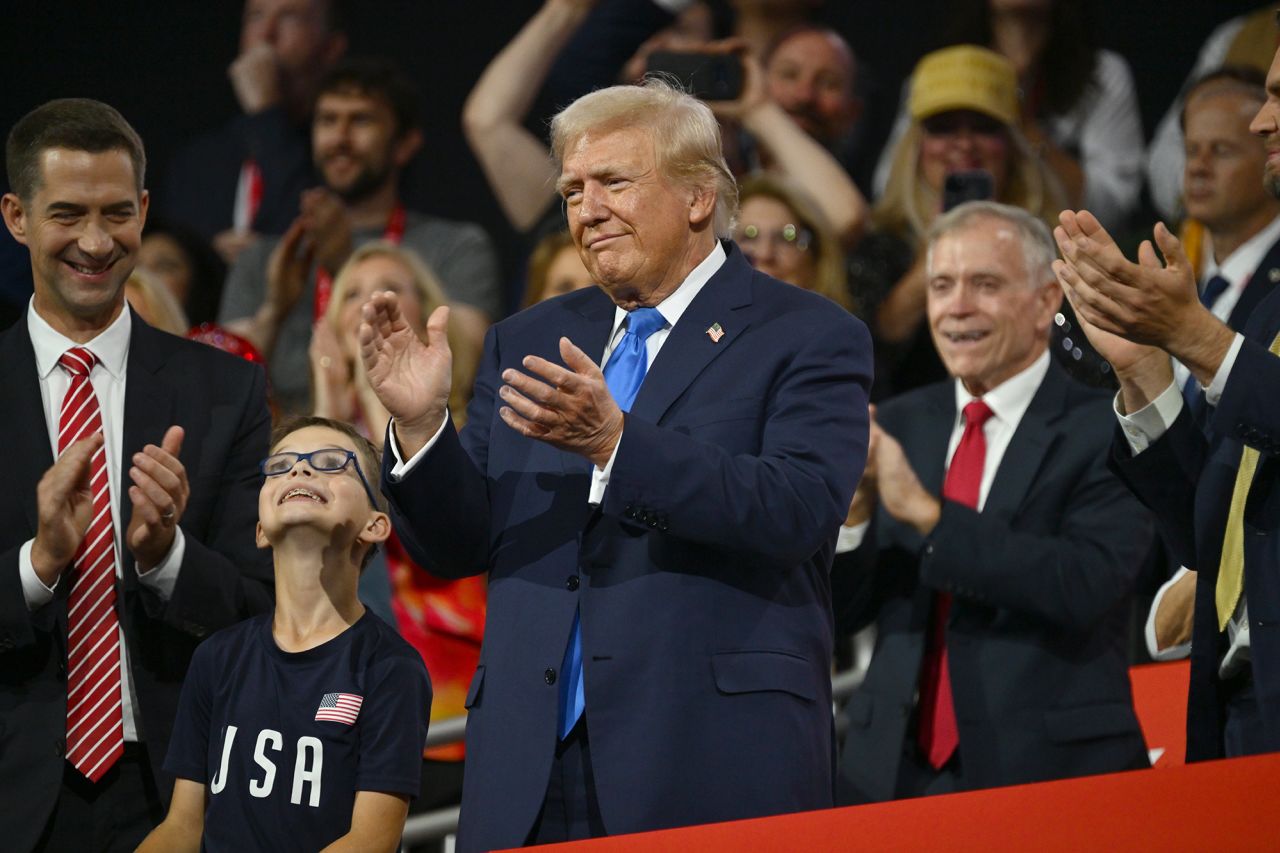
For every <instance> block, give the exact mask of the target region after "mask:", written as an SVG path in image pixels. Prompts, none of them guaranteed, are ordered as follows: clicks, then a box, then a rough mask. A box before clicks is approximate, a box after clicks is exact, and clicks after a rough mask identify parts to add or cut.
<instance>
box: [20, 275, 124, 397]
mask: <svg viewBox="0 0 1280 853" xmlns="http://www.w3.org/2000/svg"><path fill="white" fill-rule="evenodd" d="M132 316H133V312H132V311H131V310H130V309H129V304H128V303H127V302H126V303H125V305H124V308H123V309H122V310H121V311H120V314H119V316H117V317H116V318H115V319H114V320H112V321H111V325H110V326H107V327H106V328H105V329H103V330H102V331H101V332H99V333H98V335H97V337H95V338H93V340H91V341H89V342H87V343H83V344H78V343H76V342H75V341H73V340H71V339H70V338H68V337H66V336H64V335H63V334H62V333H61V332H59V331H57V330H56V329H54V328H53V327H52V326H50V325H49V324H48V323H47V322H46V321H45V319H44V318H43V317H41V316H40V315H39V313H37V312H36V300H35V297H34V296H33V297H31V302H30V303H29V304H28V305H27V333H28V334H30V335H31V348H32V349H33V350H35V354H36V372H37V373H38V375H39V376H40V378H41V379H45V378H46V377H47V376H48V375H49V374H50V373H52V372H53V370H54V368H56V367H57V366H58V359H60V358H62V354H63V353H64V352H66V351H67V350H69V349H71V348H72V347H77V346H82V347H86V348H87V349H89V350H90V351H92V352H93V354H94V355H96V356H97V357H98V361H99V362H100V363H101V364H102V367H103V368H104V369H105V370H106V371H107V372H108V373H110V374H111V376H112V377H113V378H115V379H122V378H124V369H125V360H126V358H127V357H128V355H129V338H130V336H131V333H132V330H133V323H132Z"/></svg>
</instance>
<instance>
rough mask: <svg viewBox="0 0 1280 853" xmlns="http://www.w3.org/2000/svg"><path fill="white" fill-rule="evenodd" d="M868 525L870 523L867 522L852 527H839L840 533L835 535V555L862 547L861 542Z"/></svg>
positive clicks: (865, 534)
mask: <svg viewBox="0 0 1280 853" xmlns="http://www.w3.org/2000/svg"><path fill="white" fill-rule="evenodd" d="M870 525H871V522H869V521H864V522H862V523H860V524H855V525H853V526H852V527H848V526H846V525H843V524H842V525H840V532H839V533H838V534H837V535H836V553H837V554H847V553H848V552H850V551H856V550H858V548H860V547H862V540H863V539H865V538H866V536H867V528H868V527H869V526H870Z"/></svg>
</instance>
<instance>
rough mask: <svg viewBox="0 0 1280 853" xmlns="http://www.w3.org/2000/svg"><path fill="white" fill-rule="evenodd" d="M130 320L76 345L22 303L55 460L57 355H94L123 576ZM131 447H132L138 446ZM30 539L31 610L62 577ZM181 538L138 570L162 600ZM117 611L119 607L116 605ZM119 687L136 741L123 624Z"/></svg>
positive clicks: (25, 583)
mask: <svg viewBox="0 0 1280 853" xmlns="http://www.w3.org/2000/svg"><path fill="white" fill-rule="evenodd" d="M131 324H132V314H131V312H130V310H129V309H128V307H126V308H125V309H124V310H122V311H121V312H120V316H119V317H117V318H116V319H115V320H114V321H113V322H112V323H111V325H110V326H108V327H107V328H106V329H104V330H103V331H102V332H101V333H100V334H99V335H98V336H97V337H96V338H94V339H93V340H91V341H89V342H88V343H85V344H77V343H76V342H75V341H73V340H71V339H69V338H66V337H64V336H63V335H62V334H61V333H59V332H57V331H56V330H55V329H54V328H53V327H52V326H50V325H49V324H48V323H47V322H45V320H44V318H43V317H41V316H40V315H39V314H38V313H36V310H35V300H34V299H32V302H31V304H30V305H29V306H28V308H27V330H28V332H29V333H30V335H31V346H32V349H34V350H35V356H36V372H37V373H38V374H39V378H40V398H41V401H42V403H43V404H44V422H45V426H46V427H47V428H48V431H49V446H50V448H52V450H53V455H54V458H55V459H56V458H57V457H58V421H59V419H60V417H61V413H62V399H63V398H64V397H65V396H66V394H67V390H68V389H69V388H70V387H71V376H70V375H69V374H68V373H67V372H66V371H65V370H63V369H62V368H60V367H59V366H58V359H60V358H61V357H62V354H63V353H65V352H66V351H67V350H69V349H71V348H72V347H75V346H82V347H85V348H86V349H88V350H90V351H91V352H93V354H94V355H96V356H97V357H98V362H99V363H98V364H97V365H96V366H95V367H94V368H93V371H92V373H90V375H89V381H90V382H91V383H92V385H93V391H94V393H95V394H96V395H97V397H98V406H99V408H100V410H101V414H102V425H103V431H104V433H105V434H106V443H105V444H104V450H105V452H106V465H107V488H108V492H109V494H110V497H111V521H112V524H113V526H114V528H115V536H114V540H115V541H114V545H115V552H116V554H115V556H116V577H122V571H123V569H122V566H123V562H122V560H121V558H120V555H121V553H122V550H121V548H122V543H123V541H124V539H123V533H124V531H122V530H121V529H120V508H121V506H122V503H121V496H122V495H124V494H126V491H125V490H126V489H127V487H126V486H125V484H122V483H121V482H120V472H121V464H122V462H123V454H124V452H125V450H124V448H123V447H122V445H123V444H124V386H125V375H126V369H125V368H126V365H127V364H128V356H129V337H130V331H131ZM130 450H131V451H133V452H136V451H140V450H142V448H141V447H138V448H131V449H130ZM34 542H35V540H34V539H29V540H27V542H26V543H24V544H23V546H22V548H21V550H20V551H19V553H18V576H19V578H20V580H21V582H22V594H23V597H24V598H25V599H26V602H27V609H28V610H36V609H38V608H40V607H43V606H44V605H46V604H48V603H49V602H50V601H52V600H53V594H54V590H55V589H56V588H57V586H58V583H60V582H61V578H59V580H58V582H55V583H54V585H53V586H52V587H49V586H45V584H44V583H43V582H42V581H41V580H40V578H39V576H38V575H37V574H36V570H35V566H34V565H33V564H32V562H31V546H32V544H33V543H34ZM185 543H186V540H185V539H184V538H183V534H182V528H181V527H178V528H176V529H175V531H174V538H173V546H172V547H171V548H170V550H169V553H168V554H167V555H165V558H164V559H163V560H162V561H161V562H160V563H159V565H157V566H155V567H154V568H152V569H151V571H149V572H146V573H145V574H139V575H138V581H139V582H140V583H142V584H144V585H146V586H147V587H148V588H149V589H151V590H152V591H154V592H155V593H156V594H157V595H159V596H160V598H161V599H162V600H164V601H168V600H169V598H170V597H171V596H172V595H173V587H174V584H176V583H177V580H178V570H179V568H180V567H181V565H182V554H183V551H184V550H185ZM117 589H119V587H117ZM116 612H117V613H119V612H121V611H120V608H119V607H118V606H117V608H116ZM120 689H121V694H122V696H121V699H122V703H123V706H122V709H121V710H122V712H123V715H124V739H125V740H129V741H136V740H140V738H139V736H138V726H137V719H136V715H135V711H134V709H135V708H136V707H137V698H136V697H135V696H134V695H133V689H132V684H131V678H130V669H129V649H128V646H127V645H126V643H125V638H124V628H123V626H121V628H120Z"/></svg>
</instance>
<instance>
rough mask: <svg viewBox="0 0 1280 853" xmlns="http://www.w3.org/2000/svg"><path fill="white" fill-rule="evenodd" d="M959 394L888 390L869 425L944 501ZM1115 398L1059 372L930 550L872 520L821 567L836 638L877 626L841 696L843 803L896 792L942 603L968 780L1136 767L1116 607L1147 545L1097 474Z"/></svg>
mask: <svg viewBox="0 0 1280 853" xmlns="http://www.w3.org/2000/svg"><path fill="white" fill-rule="evenodd" d="M955 417H956V407H955V386H954V384H953V382H952V381H950V380H948V381H946V382H941V383H937V384H934V385H930V386H927V387H925V388H922V389H919V390H918V391H914V392H911V393H909V394H907V395H905V396H903V397H899V398H897V399H895V400H892V401H890V402H888V403H885V404H884V406H883V407H881V408H880V409H879V410H878V414H877V420H878V422H879V423H880V424H881V425H882V426H883V427H884V429H885V430H886V431H887V432H888V433H890V434H891V435H893V436H894V437H895V438H897V439H898V441H899V442H901V444H902V447H903V450H904V451H905V452H906V455H907V458H908V459H909V460H910V462H911V466H912V468H914V469H915V472H916V474H917V475H918V476H919V477H920V480H921V482H922V483H923V485H924V486H925V488H927V489H928V490H929V491H930V492H932V493H933V494H935V495H937V494H941V492H942V483H943V478H944V473H945V467H946V453H947V444H948V440H949V438H950V436H951V430H952V425H953V424H954V423H955ZM1112 420H1113V416H1112V415H1111V410H1110V402H1109V399H1108V395H1107V394H1106V393H1104V392H1100V391H1095V390H1093V389H1089V388H1086V387H1084V386H1083V385H1080V384H1078V383H1076V382H1074V381H1073V380H1071V379H1069V378H1067V376H1066V374H1065V373H1064V372H1063V371H1062V369H1061V368H1059V367H1058V366H1057V365H1056V364H1053V363H1052V362H1051V363H1050V366H1049V371H1048V373H1047V374H1046V375H1045V378H1044V381H1043V382H1041V384H1040V388H1039V389H1038V390H1037V391H1036V394H1035V396H1034V398H1033V399H1032V401H1031V404H1030V406H1029V407H1028V408H1027V411H1026V414H1025V415H1023V418H1022V421H1021V422H1020V423H1019V424H1018V428H1017V430H1016V431H1015V433H1014V435H1013V438H1012V440H1011V441H1010V443H1009V447H1008V449H1007V450H1006V452H1005V455H1004V457H1003V458H1002V459H1001V461H1000V467H999V469H998V470H997V472H996V476H995V479H994V481H993V482H992V484H991V490H990V493H989V494H988V496H987V501H986V504H985V505H984V507H983V511H982V512H981V513H979V512H977V511H976V510H973V509H971V508H969V507H966V506H963V505H961V504H958V503H955V502H954V501H943V504H942V507H943V508H942V516H941V518H940V520H939V521H938V525H937V527H935V528H934V530H933V532H932V533H931V534H930V535H929V537H928V538H927V539H924V538H922V537H921V536H920V535H919V534H918V533H917V532H916V531H915V530H914V529H913V528H910V527H908V526H907V525H904V524H901V523H899V522H897V521H894V520H893V519H892V518H891V517H890V516H889V515H888V514H887V513H885V512H882V511H881V512H877V514H876V516H875V518H874V519H873V522H872V528H871V537H870V539H869V540H864V543H863V545H862V547H861V548H859V549H857V550H856V551H854V552H850V554H848V555H844V554H842V555H840V556H839V557H838V558H837V561H836V565H835V567H834V568H833V570H832V571H833V577H832V586H833V589H834V594H835V596H836V601H835V605H836V613H837V622H838V624H839V625H840V626H841V628H842V629H843V630H850V629H855V628H858V627H861V626H862V625H865V624H867V623H869V622H871V621H872V620H874V621H875V622H876V625H877V639H876V649H875V653H874V654H873V656H872V658H871V666H870V669H869V670H868V672H867V677H866V680H865V681H864V682H863V684H862V686H861V687H860V688H859V689H858V691H857V692H856V693H855V694H854V695H853V698H852V699H851V701H850V703H849V708H848V716H849V723H850V725H849V730H848V735H847V737H846V740H845V745H844V753H843V756H842V758H841V762H840V782H841V792H840V796H841V800H842V801H843V802H847V803H859V802H868V801H880V800H888V799H892V798H893V794H894V786H895V782H896V780H897V778H898V768H899V762H900V761H901V760H902V755H903V746H904V743H905V742H906V739H907V738H914V737H915V736H916V730H915V725H914V723H913V722H912V721H913V717H914V711H915V693H916V687H917V684H918V680H919V673H920V664H921V660H922V658H923V655H924V647H925V635H926V631H927V628H928V624H929V614H930V604H931V601H932V599H933V596H934V594H935V593H936V592H939V591H946V592H949V593H951V594H952V596H953V604H952V607H951V614H950V617H949V621H948V624H947V648H948V656H949V661H950V671H951V686H952V692H953V698H954V702H955V710H956V719H957V722H958V725H959V732H960V762H961V765H960V766H961V767H962V772H963V781H964V784H965V786H966V787H973V788H981V787H991V786H995V785H1009V784H1015V783H1022V782H1034V781H1040V780H1045V779H1056V778H1064V777H1069V776H1079V775H1085V774H1089V773H1103V772H1108V771H1114V770H1123V769H1128V768H1133V767H1137V766H1146V764H1147V759H1146V749H1145V746H1144V744H1143V740H1142V734H1141V732H1140V731H1139V728H1138V721H1137V718H1136V717H1135V715H1134V712H1133V701H1132V697H1131V695H1130V689H1129V676H1128V658H1127V654H1126V648H1127V640H1128V615H1129V610H1128V605H1129V596H1130V594H1131V590H1132V587H1133V582H1134V579H1135V577H1136V576H1137V572H1138V570H1139V568H1140V566H1141V563H1142V559H1143V557H1144V556H1145V555H1146V554H1147V551H1148V549H1149V547H1150V544H1151V533H1152V529H1151V523H1150V520H1149V519H1148V517H1147V514H1146V513H1145V512H1143V510H1142V507H1141V506H1139V505H1138V503H1137V502H1136V501H1134V500H1133V499H1132V498H1131V497H1130V496H1129V495H1128V494H1127V493H1126V490H1125V488H1124V486H1123V485H1122V484H1121V483H1120V482H1119V481H1118V480H1117V479H1116V478H1115V477H1114V476H1113V475H1112V474H1111V473H1110V472H1109V471H1108V470H1107V467H1106V449H1107V443H1108V438H1109V433H1110V430H1111V421H1112Z"/></svg>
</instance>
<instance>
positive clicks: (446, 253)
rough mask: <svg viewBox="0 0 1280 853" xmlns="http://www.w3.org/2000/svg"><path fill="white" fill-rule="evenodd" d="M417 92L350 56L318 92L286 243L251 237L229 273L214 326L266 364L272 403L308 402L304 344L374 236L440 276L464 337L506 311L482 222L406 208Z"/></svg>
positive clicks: (388, 71) (416, 141)
mask: <svg viewBox="0 0 1280 853" xmlns="http://www.w3.org/2000/svg"><path fill="white" fill-rule="evenodd" d="M422 138H423V136H422V129H421V122H420V116H419V111H418V93H417V92H416V91H415V90H414V88H413V86H412V84H411V83H409V81H408V80H407V79H406V78H405V77H404V76H403V75H402V74H401V73H400V72H399V71H398V70H396V69H395V68H394V67H393V66H392V65H390V64H389V63H388V62H386V61H385V60H381V59H372V58H369V59H350V60H347V61H345V62H344V63H342V64H341V65H339V66H338V67H336V68H334V70H333V71H332V72H331V73H330V74H329V75H328V76H327V77H326V78H325V80H324V81H323V82H322V83H321V85H320V94H319V96H318V97H317V98H316V104H315V110H314V112H313V118H312V124H311V147H312V152H313V158H314V160H315V165H316V168H317V170H318V171H319V172H320V175H321V178H322V179H323V181H324V186H322V187H315V188H312V189H309V190H306V191H305V192H303V193H302V197H301V200H300V210H301V213H300V214H299V216H298V218H297V219H295V220H294V222H293V224H292V225H290V227H289V230H288V231H286V232H285V234H284V236H283V237H280V238H278V239H271V240H263V241H259V242H258V243H256V244H255V245H253V246H251V247H250V248H248V249H246V250H245V251H244V253H243V254H242V255H241V257H240V259H239V260H238V261H237V262H236V264H235V266H234V267H232V269H231V273H230V275H229V276H228V278H227V286H226V290H225V291H224V293H223V296H222V308H221V310H220V311H219V319H220V322H222V323H223V324H224V325H226V326H227V328H229V329H230V330H232V331H234V332H236V333H237V334H241V335H243V336H244V337H246V338H248V339H249V340H250V341H252V342H253V344H254V345H255V346H257V347H258V348H259V349H260V350H261V351H262V353H263V355H264V356H265V357H266V359H267V363H268V364H269V365H270V376H271V382H272V388H273V391H274V394H275V399H276V401H277V402H278V403H279V404H280V406H281V408H282V409H284V410H285V411H288V412H298V413H301V412H304V411H305V410H306V408H307V405H308V399H309V393H308V380H309V376H310V373H309V366H308V356H307V346H308V343H309V341H310V339H311V327H312V323H313V322H314V321H315V320H316V319H318V318H319V317H321V316H322V315H323V313H324V308H325V306H326V305H327V304H328V294H329V288H330V286H331V283H332V281H333V278H334V277H335V276H336V275H337V274H338V270H339V269H340V268H341V267H342V265H343V263H345V262H346V259H347V258H348V257H349V256H350V254H351V252H352V251H353V250H354V249H355V248H356V247H358V246H360V245H362V244H364V243H367V242H370V241H371V240H379V239H381V240H387V241H390V242H392V243H400V244H402V245H404V246H405V247H406V248H409V249H412V250H413V251H415V252H417V253H418V254H419V255H420V256H421V257H422V259H423V260H424V261H426V262H427V264H428V265H429V266H430V267H431V269H432V270H433V271H434V272H435V273H436V274H437V275H438V276H439V277H440V281H441V283H442V284H443V285H444V287H445V290H446V292H447V295H448V296H449V298H450V300H451V302H452V303H453V304H455V305H456V306H457V307H458V308H460V309H461V310H460V311H455V314H454V316H455V318H456V320H459V321H461V322H463V323H465V324H466V327H467V329H466V330H467V331H468V332H470V331H472V330H473V329H474V328H475V327H480V328H482V327H483V326H485V325H487V323H488V321H489V320H490V319H491V318H494V317H497V316H499V314H500V313H501V309H502V297H501V281H500V278H499V271H498V261H497V256H496V254H495V252H494V250H493V246H492V244H491V243H490V240H489V237H488V236H487V235H486V234H485V233H484V231H482V230H481V229H480V228H479V226H476V225H472V224H469V223H459V222H449V221H446V220H443V219H436V218H434V217H429V216H425V215H422V214H419V213H417V212H411V211H407V210H406V209H405V207H404V204H403V203H402V202H401V201H400V196H399V190H398V186H399V181H400V175H401V173H402V172H403V171H404V169H405V167H406V166H408V164H409V162H410V161H411V160H412V159H413V157H414V155H415V154H416V153H417V152H418V149H419V148H420V147H421V145H422Z"/></svg>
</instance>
